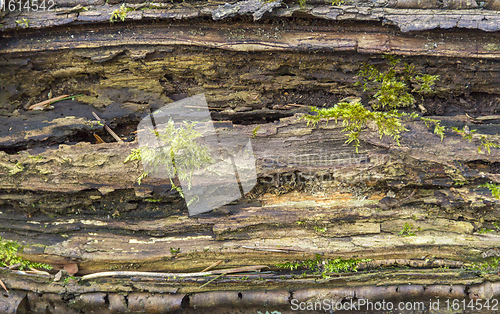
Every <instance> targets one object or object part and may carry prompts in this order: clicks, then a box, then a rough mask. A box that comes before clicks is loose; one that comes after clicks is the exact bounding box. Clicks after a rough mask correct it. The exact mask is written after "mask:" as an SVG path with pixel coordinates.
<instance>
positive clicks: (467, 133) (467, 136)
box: [451, 125, 477, 143]
mask: <svg viewBox="0 0 500 314" xmlns="http://www.w3.org/2000/svg"><path fill="white" fill-rule="evenodd" d="M451 129H452V130H453V131H454V132H456V133H458V134H460V135H462V137H463V138H464V139H466V140H469V143H470V142H472V133H474V132H476V131H477V130H475V129H473V130H469V127H468V126H466V125H465V126H464V127H463V128H462V130H459V129H458V128H456V127H451Z"/></svg>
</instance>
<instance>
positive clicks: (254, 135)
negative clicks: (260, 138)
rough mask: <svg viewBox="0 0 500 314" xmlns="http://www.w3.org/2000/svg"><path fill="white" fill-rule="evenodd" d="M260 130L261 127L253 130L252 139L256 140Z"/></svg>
mask: <svg viewBox="0 0 500 314" xmlns="http://www.w3.org/2000/svg"><path fill="white" fill-rule="evenodd" d="M259 129H260V125H259V126H258V127H256V128H255V129H253V131H252V138H256V137H257V132H258V131H259Z"/></svg>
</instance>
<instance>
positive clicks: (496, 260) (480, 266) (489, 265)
mask: <svg viewBox="0 0 500 314" xmlns="http://www.w3.org/2000/svg"><path fill="white" fill-rule="evenodd" d="M499 265H500V257H493V258H491V260H490V261H489V262H488V261H485V262H483V263H471V264H470V265H467V266H464V268H465V269H466V270H472V271H479V272H481V273H488V272H498V266H499Z"/></svg>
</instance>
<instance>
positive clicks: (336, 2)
mask: <svg viewBox="0 0 500 314" xmlns="http://www.w3.org/2000/svg"><path fill="white" fill-rule="evenodd" d="M326 3H328V1H326ZM330 3H331V4H332V5H336V6H339V5H343V4H345V1H344V0H331V1H330Z"/></svg>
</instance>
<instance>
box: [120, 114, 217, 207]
mask: <svg viewBox="0 0 500 314" xmlns="http://www.w3.org/2000/svg"><path fill="white" fill-rule="evenodd" d="M195 124H196V123H195V122H192V123H189V122H186V121H184V125H183V126H182V127H175V125H174V122H173V120H172V119H170V120H169V121H168V123H167V125H166V127H165V129H163V130H161V131H155V130H151V131H152V132H153V133H154V134H155V135H156V138H157V140H158V141H160V142H162V143H163V144H164V145H163V146H162V147H158V148H149V147H148V146H144V147H140V148H137V149H132V151H131V153H130V155H128V156H127V158H126V159H125V161H124V163H126V162H129V161H134V160H142V161H143V162H145V163H146V164H148V165H150V166H151V170H150V171H148V172H144V173H142V174H141V176H140V177H139V178H137V183H138V184H141V181H142V179H144V178H145V177H146V176H147V175H148V174H150V172H151V173H156V172H159V171H162V172H166V174H167V175H168V176H169V178H170V184H171V186H172V189H173V190H176V191H177V192H179V194H180V195H181V196H182V197H184V193H183V192H182V188H181V187H179V186H177V185H176V184H175V183H174V181H173V180H172V178H175V177H178V178H179V179H180V180H182V181H186V182H187V183H188V186H187V188H188V189H191V178H192V175H193V173H194V172H195V171H196V170H199V169H205V170H210V168H209V167H210V165H212V164H213V163H214V162H215V160H214V159H213V158H212V157H211V156H210V153H209V151H208V148H207V147H204V146H201V145H199V144H198V143H197V142H196V139H197V138H199V137H201V136H202V135H201V133H199V132H198V131H196V130H194V126H195ZM181 153H182V154H181ZM174 156H175V158H174ZM193 201H196V199H191V200H189V201H188V206H189V204H190V203H191V202H193Z"/></svg>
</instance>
